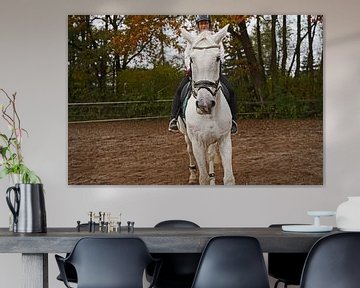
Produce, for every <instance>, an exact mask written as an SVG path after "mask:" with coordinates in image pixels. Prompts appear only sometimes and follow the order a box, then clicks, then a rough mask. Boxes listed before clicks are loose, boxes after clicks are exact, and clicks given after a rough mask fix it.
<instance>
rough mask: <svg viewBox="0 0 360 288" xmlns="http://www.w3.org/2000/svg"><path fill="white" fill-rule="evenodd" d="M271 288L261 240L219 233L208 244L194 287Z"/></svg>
mask: <svg viewBox="0 0 360 288" xmlns="http://www.w3.org/2000/svg"><path fill="white" fill-rule="evenodd" d="M249 287H251V288H269V280H268V277H267V271H266V267H265V262H264V257H263V254H262V251H261V247H260V244H259V242H258V240H257V239H256V238H254V237H249V236H218V237H214V238H212V239H210V241H209V242H208V244H207V245H206V247H205V249H204V251H203V253H202V256H201V259H200V263H199V266H198V269H197V271H196V274H195V279H194V282H193V285H192V288H249Z"/></svg>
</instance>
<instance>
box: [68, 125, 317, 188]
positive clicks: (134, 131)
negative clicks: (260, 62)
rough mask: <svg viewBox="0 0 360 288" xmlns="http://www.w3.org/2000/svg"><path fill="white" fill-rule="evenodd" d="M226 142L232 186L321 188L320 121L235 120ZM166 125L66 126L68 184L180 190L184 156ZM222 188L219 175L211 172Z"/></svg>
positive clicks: (185, 168) (185, 164) (185, 176)
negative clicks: (228, 143)
mask: <svg viewBox="0 0 360 288" xmlns="http://www.w3.org/2000/svg"><path fill="white" fill-rule="evenodd" d="M238 124H239V133H238V134H237V135H234V136H232V144H233V170H234V176H235V181H236V184H237V185H278V184H283V185H321V184H323V123H322V121H321V120H239V121H238ZM167 126H168V121H167V120H165V119H164V120H138V121H120V122H103V123H81V124H69V127H68V134H69V137H68V139H69V140H68V141H69V143H68V183H69V185H77V184H85V185H90V184H96V185H104V184H110V185H159V184H169V185H185V184H187V182H188V177H189V171H188V155H187V152H186V145H185V140H184V137H183V135H182V134H180V133H170V132H168V131H167ZM216 183H217V184H222V170H221V168H218V169H217V170H216Z"/></svg>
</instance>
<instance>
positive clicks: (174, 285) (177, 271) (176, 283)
mask: <svg viewBox="0 0 360 288" xmlns="http://www.w3.org/2000/svg"><path fill="white" fill-rule="evenodd" d="M155 228H157V229H163V228H171V229H175V228H184V229H188V228H193V229H197V228H200V227H199V225H197V224H195V223H194V222H191V221H187V220H166V221H162V222H160V223H158V224H156V225H155ZM152 255H153V256H154V257H156V258H157V259H161V261H162V266H161V270H160V272H159V275H158V277H157V281H156V283H155V286H154V287H156V288H190V287H191V284H192V282H193V280H194V276H195V272H196V268H197V266H198V263H199V260H200V257H201V254H200V253H156V254H152ZM152 275H153V267H151V266H150V267H149V268H148V269H147V278H148V280H150V279H152Z"/></svg>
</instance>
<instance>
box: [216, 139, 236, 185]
mask: <svg viewBox="0 0 360 288" xmlns="http://www.w3.org/2000/svg"><path fill="white" fill-rule="evenodd" d="M219 151H220V156H221V162H222V166H223V168H224V185H235V178H234V174H233V170H232V145H231V137H230V134H229V136H228V137H225V138H224V139H223V140H222V141H221V143H219Z"/></svg>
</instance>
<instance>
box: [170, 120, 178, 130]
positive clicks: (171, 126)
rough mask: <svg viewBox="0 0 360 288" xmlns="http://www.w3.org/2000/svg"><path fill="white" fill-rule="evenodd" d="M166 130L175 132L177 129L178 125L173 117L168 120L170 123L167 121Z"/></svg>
mask: <svg viewBox="0 0 360 288" xmlns="http://www.w3.org/2000/svg"><path fill="white" fill-rule="evenodd" d="M168 130H169V131H170V132H177V131H178V130H179V128H178V126H177V120H176V118H173V119H171V120H170V123H169V128H168Z"/></svg>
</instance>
